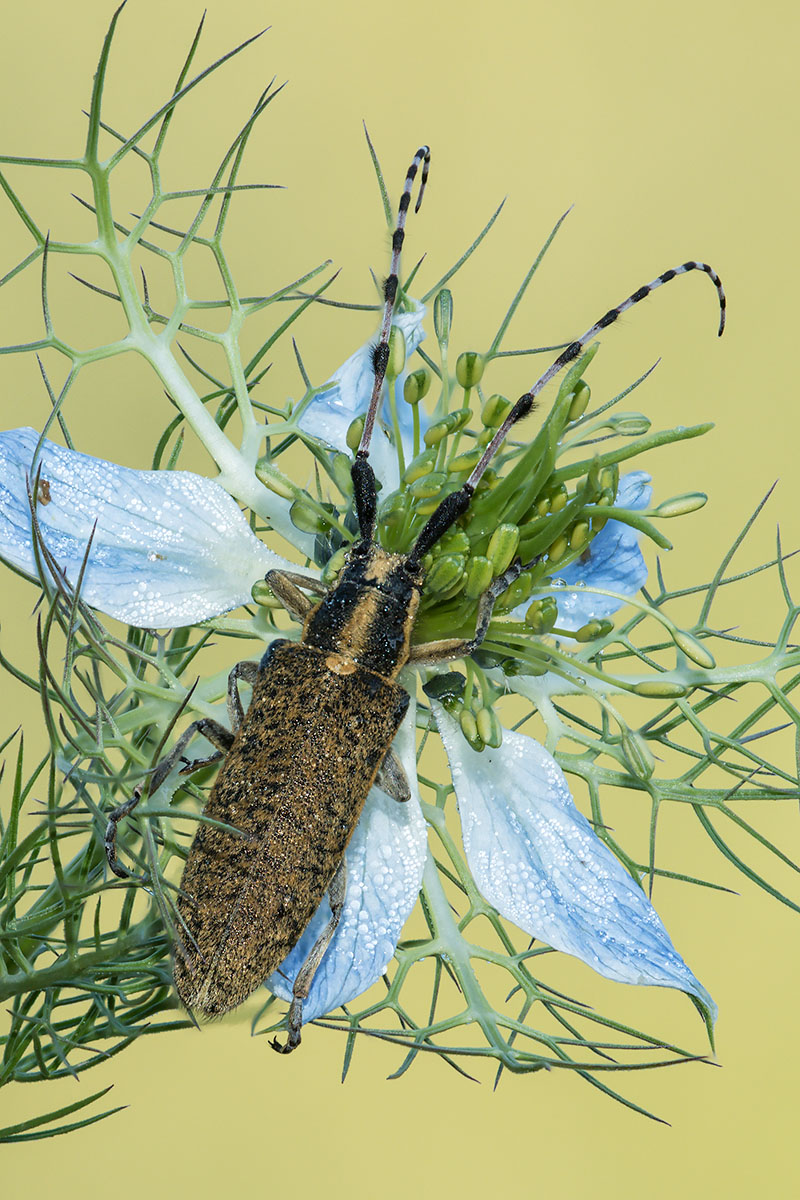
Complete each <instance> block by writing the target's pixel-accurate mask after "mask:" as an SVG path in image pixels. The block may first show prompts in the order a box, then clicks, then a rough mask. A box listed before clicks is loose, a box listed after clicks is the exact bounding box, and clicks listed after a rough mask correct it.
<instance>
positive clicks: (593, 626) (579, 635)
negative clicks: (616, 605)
mask: <svg viewBox="0 0 800 1200" xmlns="http://www.w3.org/2000/svg"><path fill="white" fill-rule="evenodd" d="M613 628H614V622H613V621H599V620H597V619H594V620H591V621H587V622H586V624H585V625H581V627H580V629H578V630H576V631H575V634H574V635H573V636H574V637H575V640H576V641H577V642H593V641H594V640H595V638H601V637H607V636H608V634H609V633H611V630H612V629H613Z"/></svg>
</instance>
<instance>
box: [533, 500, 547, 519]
mask: <svg viewBox="0 0 800 1200" xmlns="http://www.w3.org/2000/svg"><path fill="white" fill-rule="evenodd" d="M534 512H535V513H536V514H537V515H538V516H540V517H546V516H547V514H548V513H549V512H550V497H549V496H542V498H541V500H537V501H536V504H535V505H534Z"/></svg>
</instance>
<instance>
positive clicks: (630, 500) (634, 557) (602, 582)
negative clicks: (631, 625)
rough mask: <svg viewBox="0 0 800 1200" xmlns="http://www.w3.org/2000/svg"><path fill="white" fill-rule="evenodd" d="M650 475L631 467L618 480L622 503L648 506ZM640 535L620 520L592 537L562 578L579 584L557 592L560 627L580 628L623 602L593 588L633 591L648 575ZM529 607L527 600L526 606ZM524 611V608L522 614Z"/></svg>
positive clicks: (624, 593)
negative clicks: (640, 544)
mask: <svg viewBox="0 0 800 1200" xmlns="http://www.w3.org/2000/svg"><path fill="white" fill-rule="evenodd" d="M649 483H650V476H649V475H647V474H646V473H645V472H644V471H632V472H631V473H630V474H629V475H623V476H622V478H621V479H620V481H619V489H618V491H617V497H616V500H615V501H614V503H615V505H616V506H617V507H619V508H633V509H640V508H647V505H648V504H649V503H650V497H651V495H652V494H653V489H652V488H651V487H649V486H648V485H649ZM640 537H641V534H640V533H639V531H638V530H636V529H633V528H632V527H631V526H630V525H623V523H622V522H621V521H609V522H608V524H607V525H606V526H605V528H604V529H601V530H600V532H599V533H598V535H597V537H596V538H594V539H593V540H592V542H591V543H590V545H589V548H588V550H587V551H586V554H585V556H582V557H581V558H579V559H577V560H576V561H575V562H573V563H570V565H569V566H568V567H565V568H564V570H563V571H560V572H559V578H561V579H563V581H564V582H565V583H579V584H581V585H582V586H581V588H580V590H579V591H575V592H559V593H558V594H557V595H556V599H557V601H558V624H559V626H560V627H561V628H562V629H573V630H574V629H580V627H581V625H585V624H586V622H587V621H591V620H592V619H593V618H595V617H610V616H611V614H612V613H615V612H616V611H617V610H618V609H619V608H621V607H622V601H620V600H613V599H612V598H611V597H610V596H598V595H596V594H593V593H592V587H596V588H603V589H604V590H605V591H609V592H619V593H620V595H622V596H635V595H636V593H637V592H638V591H639V588H641V587H643V586H644V583H645V581H646V580H647V567H646V566H645V562H644V558H643V557H642V552H641V550H640V549H639V538H640ZM525 607H526V608H527V605H526V606H525ZM522 615H524V612H523V614H522Z"/></svg>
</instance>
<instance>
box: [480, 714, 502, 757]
mask: <svg viewBox="0 0 800 1200" xmlns="http://www.w3.org/2000/svg"><path fill="white" fill-rule="evenodd" d="M475 725H476V726H477V731H478V737H479V738H480V739H481V741H482V742H484V743H485V745H487V746H491V747H492V749H495V750H496V749H497V747H498V746H502V744H503V729H502V726H501V724H500V721H499V720H498V717H497V713H496V712H495V711H494V709H493V708H481V709H479V710H478V712H476V714H475Z"/></svg>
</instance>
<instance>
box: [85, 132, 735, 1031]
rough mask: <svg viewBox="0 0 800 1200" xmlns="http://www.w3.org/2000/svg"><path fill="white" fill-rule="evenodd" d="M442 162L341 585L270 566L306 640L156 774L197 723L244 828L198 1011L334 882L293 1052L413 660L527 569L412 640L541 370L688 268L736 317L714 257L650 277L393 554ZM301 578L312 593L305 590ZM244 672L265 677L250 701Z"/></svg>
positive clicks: (436, 657)
mask: <svg viewBox="0 0 800 1200" xmlns="http://www.w3.org/2000/svg"><path fill="white" fill-rule="evenodd" d="M429 161H430V152H429V150H428V147H427V146H423V147H421V149H420V150H419V151H418V152H417V154H416V155H415V156H414V160H413V162H412V163H411V166H410V167H409V170H408V174H407V176H406V181H405V187H404V190H403V194H402V197H401V200H400V207H399V215H398V221H397V227H396V229H395V232H394V237H393V239H392V263H391V271H390V274H389V276H388V278H387V280H386V284H385V288H384V302H385V303H384V314H383V323H382V327H381V334H380V339H379V341H378V343H377V345H376V347H375V350H374V353H373V366H374V382H373V388H372V395H371V398H370V403H369V407H368V410H367V413H366V416H365V421H364V430H363V435H362V438H361V442H360V445H359V448H358V451H357V453H356V455H355V459H354V462H353V466H352V479H353V494H354V500H355V508H356V515H357V518H358V525H359V531H360V538H359V540H358V541H357V542H356V543H355V544H354V545H353V546H352V547H351V549H350V551H349V553H348V556H347V558H346V561H345V565H344V567H343V569H342V572H341V574H340V575H339V577H338V579H337V581H336V583H335V584H334V586H333V587H331V588H330V589H327V588H325V587H324V586H323V585H322V584H320V583H319V582H318V581H317V580H315V579H313V578H311V577H309V576H305V575H298V574H294V573H288V572H282V571H270V572H269V574H268V575H267V582H268V583H269V585H270V587H271V588H272V590H273V591H274V593H275V595H276V596H277V597H278V599H279V600H280V602H281V603H282V604H283V606H284V607H285V608H286V610H287V611H288V612H289V613H290V614H291V615H292V616H293V617H294V618H296V619H297V620H300V621H302V622H303V632H302V635H301V637H300V640H299V642H290V641H287V640H277V641H274V642H272V644H271V645H270V646H269V648H268V650H267V652H266V653H265V655H264V657H263V658H262V659H261V662H260V663H256V662H245V663H239V664H238V665H237V666H236V667H234V669H233V671H232V672H231V674H230V678H229V687H228V711H229V715H230V719H231V724H232V726H233V732H231V731H230V730H228V729H226V728H225V727H224V726H223V725H221V724H219V723H218V722H216V721H213V720H209V719H205V718H204V719H201V720H198V721H195V722H194V723H193V724H192V725H190V726H189V728H188V729H187V730H186V732H185V733H184V734H183V736H182V737H181V738H180V739H179V741H178V743H177V744H176V746H175V748H174V750H173V751H172V753H171V754H170V755H169V756H168V757H167V758H166V759H165V760H164V761H163V762H162V763H160V764H159V766H158V767H157V768H156V770H155V771H154V772H153V776H152V778H151V780H150V783H149V791H150V792H153V791H155V790H156V789H157V788H158V787H159V786H160V785H161V784H162V783H163V782H164V780H165V778H166V776H167V774H168V773H169V771H170V770H171V769H172V767H173V766H174V765H175V764H176V763H177V762H178V761H180V760H181V759H182V756H183V753H184V751H185V749H186V747H187V746H188V743H189V741H190V739H191V738H192V737H193V735H194V734H195V733H200V734H202V735H203V736H204V737H206V738H208V739H209V741H211V743H212V744H213V745H214V746H216V747H217V753H216V754H214V755H212V756H211V757H210V758H206V759H202V760H195V761H194V762H190V763H188V764H187V765H186V766H185V767H184V768H183V773H184V774H187V773H189V772H190V771H192V770H194V769H197V768H198V767H199V766H204V765H206V764H207V763H209V762H211V761H214V760H215V759H218V758H223V762H222V765H221V767H220V770H219V774H218V776H217V780H216V782H215V784H214V786H213V788H212V791H211V794H210V796H209V800H208V804H207V807H206V815H207V816H208V817H211V818H214V819H215V820H216V821H218V822H220V823H222V824H224V825H227V826H232V827H234V828H235V829H236V830H237V831H238V832H237V834H234V833H232V832H228V831H226V830H225V829H222V828H219V826H216V825H208V824H201V825H200V826H199V828H198V830H197V833H196V835H195V838H194V841H193V842H192V846H191V850H190V852H189V857H188V860H187V863H186V867H185V870H184V874H183V879H182V881H181V885H180V892H179V899H178V909H179V913H180V919H181V929H180V930H179V940H178V944H177V946H176V951H175V985H176V987H177V990H178V994H179V996H180V998H181V1000H182V1001H183V1003H184V1004H185V1005H186V1006H187V1007H188V1008H190V1009H192V1010H195V1011H197V1012H200V1013H204V1014H208V1015H214V1014H218V1013H224V1012H227V1011H228V1010H229V1009H232V1008H235V1007H236V1005H238V1004H240V1003H241V1002H242V1001H243V1000H244V999H245V998H246V997H247V996H249V995H250V994H251V993H252V992H253V991H255V989H256V988H258V987H259V986H260V985H261V984H262V983H263V982H264V980H265V979H266V978H267V977H268V976H269V975H270V974H271V973H272V972H273V971H274V970H276V969H277V968H278V967H279V966H280V964H281V963H282V962H283V960H284V959H285V958H286V956H287V955H288V953H289V952H290V950H291V949H292V947H293V946H294V945H295V944H296V943H297V941H298V940H299V938H300V936H301V934H302V933H303V930H304V929H305V928H306V926H307V925H308V923H309V921H310V920H311V917H312V915H313V914H314V912H315V911H316V909H317V907H318V906H319V904H320V902H321V901H322V899H323V898H324V896H325V894H326V892H327V893H328V895H329V898H330V905H331V918H330V921H329V923H328V925H327V926H326V928H325V929H324V931H323V933H322V934H321V936H320V937H319V939H318V940H317V942H316V943H315V945H314V946H313V948H312V950H311V952H310V954H309V956H308V958H307V959H306V961H305V963H304V964H303V966H302V967H301V969H300V971H299V973H298V975H297V978H296V980H295V983H294V986H293V999H292V1003H291V1006H290V1009H289V1017H288V1037H287V1040H286V1042H285V1044H284V1045H282V1046H281V1045H280V1044H279V1043H278V1042H277V1040H276V1041H274V1042H273V1045H274V1046H275V1048H276V1049H278V1050H281V1051H282V1052H284V1053H288V1052H289V1051H291V1050H293V1049H294V1048H295V1047H296V1046H297V1045H298V1044H299V1042H300V1031H301V1025H302V1010H303V1001H304V999H305V998H306V997H307V995H308V992H309V989H310V987H311V982H312V980H313V977H314V972H315V971H316V969H317V967H318V966H319V964H320V962H321V961H322V958H323V956H324V955H325V952H326V950H327V948H328V945H329V943H330V940H331V938H332V936H333V933H334V931H335V929H336V926H337V923H338V921H339V918H340V915H341V911H342V905H343V901H344V895H345V888H346V878H345V862H344V852H345V849H346V847H347V843H348V841H349V839H350V836H351V834H352V833H353V830H354V829H355V826H356V823H357V822H358V819H359V816H360V815H361V811H362V809H363V807H364V803H365V801H366V798H367V794H368V792H369V790H370V788H371V786H372V785H373V783H375V782H377V783H378V784H379V785H380V786H381V787H382V788H383V789H384V790H385V791H386V792H387V793H388V794H389V795H390V796H394V797H395V798H396V799H397V800H398V801H401V802H402V801H405V800H407V799H408V796H409V787H408V782H407V780H406V778H405V775H404V773H403V769H402V767H401V765H400V763H399V762H398V760H397V759H396V758H395V757H394V755H393V753H392V749H391V747H392V741H393V739H394V737H395V734H396V733H397V731H398V729H399V727H400V724H401V722H402V720H403V716H404V714H405V712H406V709H407V708H408V704H409V695H408V693H407V692H406V691H405V689H404V688H403V687H402V686H401V685H400V684H399V683H398V682H397V679H398V676H399V674H400V671H401V670H402V669H403V667H404V666H406V664H408V663H411V664H419V665H424V664H431V663H442V662H447V661H449V660H451V659H456V658H464V657H466V656H468V655H469V654H471V653H472V652H473V651H474V650H475V649H476V648H477V647H478V646H479V645H480V643H481V642H482V640H483V639H484V637H485V636H486V632H487V629H488V627H489V622H490V619H491V615H492V609H493V606H494V604H495V601H496V600H497V597H498V596H499V595H500V594H501V593H502V592H503V591H505V589H506V588H507V587H508V586H509V585H510V584H511V583H512V582H513V580H514V579H516V578H517V576H518V575H519V574H520V572H521V571H522V570H523V569H524V567H523V565H522V564H521V563H520V562H519V561H516V562H515V563H513V564H512V565H511V566H510V567H509V568H508V570H507V571H505V572H504V573H503V574H502V575H500V576H499V577H498V578H497V579H495V580H494V581H493V582H492V584H491V586H490V587H489V589H488V590H487V592H486V593H485V594H484V595H483V597H482V598H481V600H480V602H479V604H478V611H477V617H476V628H475V633H474V635H473V637H472V638H469V639H464V638H452V639H447V640H444V641H438V642H428V643H423V644H415V643H414V641H413V631H414V620H415V617H416V613H417V609H418V606H419V601H420V593H421V590H422V588H423V586H424V582H425V572H424V569H423V566H422V560H423V559H424V557H425V555H426V554H427V553H428V551H429V550H430V549H431V547H432V546H434V545H435V544H436V542H438V540H439V539H440V538H441V537H442V535H443V534H444V533H445V532H446V531H447V530H448V529H449V528H450V527H451V526H452V525H453V524H454V522H455V521H456V520H457V519H458V518H459V517H460V516H461V515H462V514H463V513H464V512H465V511H466V510H467V508H468V507H469V504H470V499H471V497H472V494H473V492H474V491H475V487H476V485H477V484H478V482H479V480H480V478H481V476H482V475H483V473H484V471H485V470H486V468H487V467H488V465H489V463H490V461H491V459H492V458H493V456H494V454H495V453H496V452H497V450H498V448H499V446H500V445H501V444H502V442H503V440H504V439H505V437H506V435H507V434H508V431H509V429H510V428H511V427H512V425H514V424H515V423H516V422H517V421H519V420H521V419H522V418H523V417H524V416H527V414H528V413H529V412H530V411H531V410H532V408H533V407H534V404H535V398H536V396H537V394H538V393H539V392H540V391H541V389H542V388H543V387H544V386H545V384H547V383H548V382H549V381H550V380H551V379H552V378H553V377H554V376H555V375H556V374H557V373H558V372H559V371H561V370H562V368H563V367H565V366H566V365H567V364H568V363H570V362H572V361H573V360H574V359H576V358H577V357H578V356H579V355H580V354H581V352H582V351H583V349H584V348H585V347H586V345H587V344H588V342H589V341H590V340H591V339H592V338H593V337H594V336H595V334H597V333H598V332H599V331H600V330H601V329H604V328H605V327H606V326H608V325H610V324H612V322H614V321H615V320H616V319H617V317H618V316H619V315H620V314H621V313H623V312H625V311H626V309H628V308H630V307H632V306H633V305H634V304H637V303H638V302H639V301H640V300H643V299H644V298H645V296H647V295H649V294H650V292H651V291H653V290H654V289H655V288H657V287H660V286H661V285H662V284H664V283H667V282H669V280H671V279H673V278H674V277H675V276H676V275H680V274H684V273H686V272H687V271H695V270H699V271H704V272H706V274H708V275H709V276H710V277H711V279H712V281H713V282H714V284H715V286H716V288H717V293H718V296H719V303H720V312H721V317H720V326H719V332H720V333H722V331H723V328H724V325H725V294H724V292H723V290H722V284H721V282H720V280H719V277H718V276H717V274H716V272H715V271H713V270H712V268H711V267H709V266H707V265H706V264H705V263H702V262H694V261H690V262H685V263H683V264H682V265H681V266H679V267H676V268H674V269H673V270H670V271H666V272H664V274H663V275H660V276H658V278H657V279H654V280H653V281H652V282H651V283H649V284H646V285H645V286H644V287H641V288H639V290H638V291H636V292H634V293H633V294H632V295H631V296H629V297H628V299H626V300H625V301H623V303H622V304H620V305H618V306H617V307H616V308H612V309H610V310H609V312H607V313H606V314H605V315H604V316H603V317H601V319H600V320H599V321H597V322H595V324H594V325H592V326H591V327H590V328H589V329H588V330H587V331H586V333H585V334H583V336H582V337H580V338H578V339H577V340H576V341H574V342H571V343H570V344H569V345H568V346H567V347H566V349H565V350H563V351H562V353H561V354H560V355H559V356H558V357H557V358H556V359H555V360H554V362H553V363H552V364H551V366H550V367H549V368H548V369H547V371H545V373H544V374H543V375H542V376H541V377H540V379H539V380H538V381H537V382H536V383H535V384H534V386H533V387H532V388H531V390H530V391H529V392H526V393H525V394H524V395H523V396H521V397H520V398H519V400H518V401H517V402H516V404H515V405H514V406H513V408H512V409H511V410H510V412H509V414H508V416H507V417H506V419H505V421H504V422H503V424H502V425H501V426H500V427H499V429H498V430H497V432H496V434H495V435H494V437H493V439H492V441H491V442H490V444H489V445H488V446H487V447H486V450H485V453H484V454H483V455H482V457H481V459H480V461H479V462H478V464H477V465H476V466H475V468H474V469H473V471H472V473H471V474H470V476H469V478H468V479H467V481H466V482H465V483H464V484H463V486H462V487H461V488H459V490H458V491H455V492H452V493H451V494H449V495H447V496H446V497H445V498H444V499H443V500H442V502H441V503H440V504H439V506H438V508H436V510H435V511H434V513H433V515H432V516H431V517H430V518H429V520H428V522H427V524H426V525H425V526H424V527H423V529H422V531H421V533H420V534H419V536H418V538H417V540H416V542H415V543H414V545H413V547H412V548H411V550H410V552H409V553H408V554H390V553H389V552H387V551H385V550H383V549H382V548H381V546H380V545H379V544H378V543H377V541H376V539H375V527H376V515H377V489H376V483H375V476H374V473H373V471H372V468H371V466H370V465H369V461H368V454H369V445H370V439H371V436H372V430H373V426H374V422H375V418H376V414H377V411H378V406H379V403H380V400H381V392H382V388H383V383H384V378H385V375H386V368H387V363H388V359H389V334H390V331H391V325H392V316H393V312H394V306H395V298H396V295H397V290H398V270H399V262H400V252H401V249H402V245H403V238H404V230H405V219H406V214H407V212H408V208H409V204H410V201H411V191H412V185H413V182H414V179H415V177H416V175H417V172H418V170H419V168H420V166H422V177H421V183H420V191H419V197H418V199H417V204H416V208H417V209H419V206H420V203H421V200H422V195H423V191H424V188H425V182H426V179H427V173H428V164H429ZM306 592H309V593H311V594H312V595H313V596H315V597H316V599H315V600H310V599H309V598H308V596H306V595H305V593H306ZM239 679H244V680H245V681H246V682H248V683H250V684H251V685H252V688H253V692H252V699H251V701H250V705H249V707H248V709H247V712H246V713H245V712H243V709H242V704H241V701H240V699H239V693H238V681H239ZM184 761H185V760H184ZM141 792H142V788H137V789H136V791H135V792H134V795H133V797H132V798H131V799H130V800H129V801H127V802H126V803H125V804H123V805H120V807H119V808H117V809H116V810H114V812H113V813H111V815H110V818H109V822H108V828H107V831H106V850H107V855H108V861H109V864H110V866H111V869H112V870H113V871H114V872H115V873H116V874H118V875H120V876H121V877H123V878H127V877H128V873H127V872H126V871H125V870H124V869H123V868H122V867H121V866H120V865H119V864H118V862H117V857H116V849H115V839H116V827H117V824H118V822H119V821H120V820H121V819H122V818H123V817H124V816H126V815H128V813H130V812H131V811H132V810H133V808H135V806H136V804H137V803H138V801H139V798H140V796H141Z"/></svg>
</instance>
